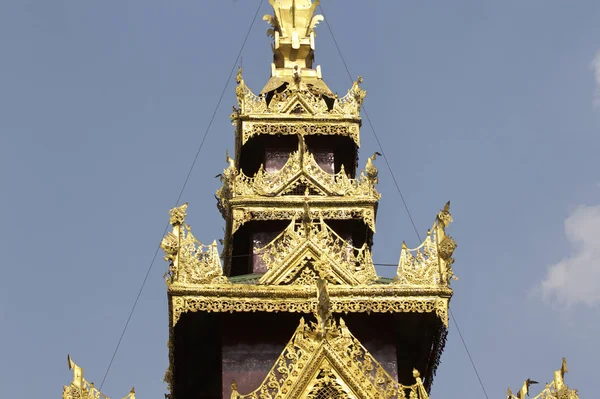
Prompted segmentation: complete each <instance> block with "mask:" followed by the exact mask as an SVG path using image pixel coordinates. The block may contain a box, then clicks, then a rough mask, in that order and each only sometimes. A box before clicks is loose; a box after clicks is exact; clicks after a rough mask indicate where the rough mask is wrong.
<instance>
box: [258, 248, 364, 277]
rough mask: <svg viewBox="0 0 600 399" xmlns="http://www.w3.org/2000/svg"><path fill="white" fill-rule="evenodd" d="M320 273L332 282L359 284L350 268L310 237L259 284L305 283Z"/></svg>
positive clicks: (271, 270)
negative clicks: (328, 253)
mask: <svg viewBox="0 0 600 399" xmlns="http://www.w3.org/2000/svg"><path fill="white" fill-rule="evenodd" d="M320 275H322V276H323V277H324V278H326V279H327V281H329V282H330V283H332V284H347V285H358V284H359V281H358V280H357V279H356V278H355V277H354V276H352V275H351V274H350V273H349V272H348V270H344V269H343V268H342V267H341V266H340V265H338V264H337V263H336V262H335V261H334V260H333V259H331V258H330V257H329V256H328V255H327V254H326V253H325V252H324V251H323V249H321V248H319V247H318V246H317V245H316V244H315V243H314V242H313V241H311V240H310V239H307V240H304V241H303V242H301V243H299V245H298V246H297V247H296V248H294V249H293V250H292V251H291V252H290V253H289V255H288V256H287V257H286V261H285V263H282V264H281V265H278V267H274V268H272V269H270V270H269V271H268V272H267V273H265V275H264V276H263V277H262V278H261V279H260V280H259V284H268V285H279V284H298V283H300V284H304V283H309V281H308V280H310V279H311V278H313V277H314V278H317V277H318V276H320ZM298 280H299V281H298ZM311 285H312V284H311Z"/></svg>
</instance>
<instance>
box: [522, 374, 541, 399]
mask: <svg viewBox="0 0 600 399" xmlns="http://www.w3.org/2000/svg"><path fill="white" fill-rule="evenodd" d="M537 383H538V382H537V381H533V380H532V379H531V378H528V379H526V380H525V382H523V386H522V387H521V389H520V390H519V395H518V398H519V399H525V395H527V396H529V387H530V386H531V385H532V384H537Z"/></svg>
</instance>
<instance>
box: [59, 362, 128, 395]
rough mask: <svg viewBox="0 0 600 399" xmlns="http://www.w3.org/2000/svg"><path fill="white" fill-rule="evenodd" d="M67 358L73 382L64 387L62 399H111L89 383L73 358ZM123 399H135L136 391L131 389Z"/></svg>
mask: <svg viewBox="0 0 600 399" xmlns="http://www.w3.org/2000/svg"><path fill="white" fill-rule="evenodd" d="M67 358H68V362H69V369H70V370H73V381H71V383H70V384H69V385H65V386H63V394H62V399H109V398H108V397H107V396H106V395H104V394H103V393H102V392H100V391H99V390H98V389H97V388H96V387H95V386H94V383H93V382H88V381H87V380H86V379H85V378H84V377H83V368H82V367H79V366H78V365H77V364H75V362H74V361H73V359H71V356H67ZM123 399H135V389H134V388H131V391H130V392H129V394H128V395H127V396H125V397H124V398H123Z"/></svg>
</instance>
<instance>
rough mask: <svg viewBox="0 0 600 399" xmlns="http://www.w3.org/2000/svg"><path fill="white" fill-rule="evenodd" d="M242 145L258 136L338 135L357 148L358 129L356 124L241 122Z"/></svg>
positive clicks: (358, 144)
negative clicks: (350, 140)
mask: <svg viewBox="0 0 600 399" xmlns="http://www.w3.org/2000/svg"><path fill="white" fill-rule="evenodd" d="M241 134H242V144H246V142H247V141H248V140H249V139H250V138H251V137H253V136H256V135H259V134H268V135H277V134H282V135H302V136H305V135H315V134H320V135H325V136H331V135H338V136H347V137H350V138H351V139H352V140H353V141H354V142H355V143H356V145H357V146H360V127H359V124H358V123H356V122H354V123H353V122H325V121H323V122H320V121H311V122H308V121H301V122H290V121H286V122H277V121H268V122H267V121H243V122H242V128H241Z"/></svg>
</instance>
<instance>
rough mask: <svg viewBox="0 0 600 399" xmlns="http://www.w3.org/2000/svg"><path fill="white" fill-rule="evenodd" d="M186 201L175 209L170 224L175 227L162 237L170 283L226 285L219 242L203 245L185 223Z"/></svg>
mask: <svg viewBox="0 0 600 399" xmlns="http://www.w3.org/2000/svg"><path fill="white" fill-rule="evenodd" d="M186 210H187V203H185V204H183V205H181V206H179V207H176V208H173V209H171V210H170V211H169V213H170V214H171V219H170V221H171V225H172V226H173V230H172V231H171V232H169V233H168V234H167V235H166V236H165V237H164V238H163V240H162V242H161V244H160V246H161V248H162V249H163V251H165V257H164V258H165V260H166V261H168V262H169V271H168V272H167V274H166V276H165V277H166V278H167V284H207V283H216V284H226V283H228V280H227V278H226V277H224V276H223V269H222V267H221V259H220V257H219V251H218V250H217V242H216V241H214V242H213V243H212V244H211V245H203V244H202V243H201V242H200V241H198V240H197V239H196V237H194V235H193V234H192V229H191V228H190V226H189V225H187V224H186V223H185V216H186Z"/></svg>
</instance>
